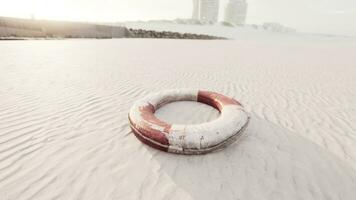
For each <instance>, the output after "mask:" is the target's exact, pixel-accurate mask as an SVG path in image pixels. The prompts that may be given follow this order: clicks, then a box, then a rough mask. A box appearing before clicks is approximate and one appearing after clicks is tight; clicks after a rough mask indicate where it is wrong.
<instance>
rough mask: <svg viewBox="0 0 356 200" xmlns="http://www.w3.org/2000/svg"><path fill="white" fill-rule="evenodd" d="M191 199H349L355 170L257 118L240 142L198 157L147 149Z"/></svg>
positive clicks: (284, 130) (317, 148) (355, 173)
mask: <svg viewBox="0 0 356 200" xmlns="http://www.w3.org/2000/svg"><path fill="white" fill-rule="evenodd" d="M147 148H148V149H149V151H150V153H152V155H153V157H154V159H155V160H156V161H157V162H158V163H159V164H160V166H161V169H160V170H161V171H162V172H163V173H165V174H167V175H168V176H169V177H170V178H171V180H172V181H173V182H174V183H175V184H176V185H177V187H179V188H181V189H183V190H184V191H186V192H187V193H188V194H189V195H191V196H192V197H193V198H194V199H339V198H341V199H353V197H354V195H355V192H354V190H353V189H352V188H356V180H355V178H356V171H355V170H354V169H353V168H352V167H351V166H349V165H348V164H347V163H345V161H343V160H341V159H339V158H338V157H336V156H335V155H333V154H332V153H330V152H328V151H327V150H325V149H323V148H321V147H319V146H318V145H316V144H314V143H313V142H311V141H309V140H307V139H305V138H303V137H301V136H299V135H298V134H296V133H293V132H291V131H289V130H287V129H286V128H284V127H280V126H278V125H275V124H273V123H270V122H267V121H266V120H264V119H259V118H258V117H256V116H252V117H251V121H250V124H249V127H248V128H247V129H246V131H245V133H244V135H243V136H242V137H241V138H240V139H239V141H237V142H235V143H234V144H232V145H230V146H228V147H227V148H225V149H223V150H220V151H217V152H214V153H210V154H206V155H199V156H184V155H175V154H169V153H164V152H160V151H157V150H154V149H152V148H149V147H147Z"/></svg>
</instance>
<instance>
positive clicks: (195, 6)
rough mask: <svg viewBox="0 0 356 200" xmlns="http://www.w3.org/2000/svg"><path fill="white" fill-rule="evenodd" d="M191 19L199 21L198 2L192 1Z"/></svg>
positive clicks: (196, 0)
mask: <svg viewBox="0 0 356 200" xmlns="http://www.w3.org/2000/svg"><path fill="white" fill-rule="evenodd" d="M192 19H196V20H199V0H193V14H192Z"/></svg>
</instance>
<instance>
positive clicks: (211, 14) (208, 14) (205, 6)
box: [192, 0, 219, 23]
mask: <svg viewBox="0 0 356 200" xmlns="http://www.w3.org/2000/svg"><path fill="white" fill-rule="evenodd" d="M218 17H219V0H193V15H192V18H193V19H196V20H200V21H201V22H204V23H216V22H217V21H218Z"/></svg>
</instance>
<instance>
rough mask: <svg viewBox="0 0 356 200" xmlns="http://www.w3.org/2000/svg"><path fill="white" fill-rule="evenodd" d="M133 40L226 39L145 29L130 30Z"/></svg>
mask: <svg viewBox="0 0 356 200" xmlns="http://www.w3.org/2000/svg"><path fill="white" fill-rule="evenodd" d="M129 31H130V33H131V34H130V37H132V38H167V39H193V40H223V39H226V38H223V37H216V36H211V35H202V34H193V33H178V32H170V31H153V30H144V29H129Z"/></svg>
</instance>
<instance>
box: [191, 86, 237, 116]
mask: <svg viewBox="0 0 356 200" xmlns="http://www.w3.org/2000/svg"><path fill="white" fill-rule="evenodd" d="M198 102H200V103H205V104H208V105H210V106H212V107H214V108H216V109H218V110H219V111H220V112H221V111H222V109H223V107H224V106H227V105H239V106H241V104H240V102H238V101H236V100H235V99H232V98H229V97H227V96H224V95H221V94H218V93H215V92H209V91H199V92H198Z"/></svg>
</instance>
